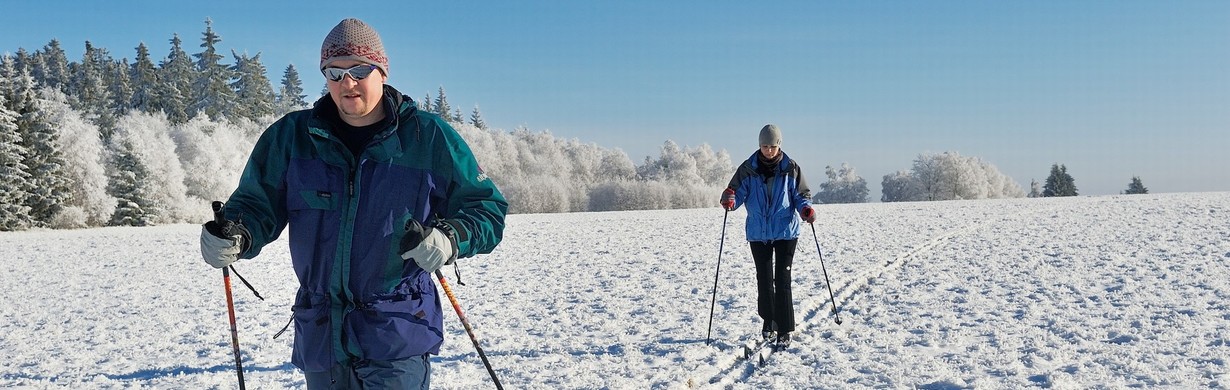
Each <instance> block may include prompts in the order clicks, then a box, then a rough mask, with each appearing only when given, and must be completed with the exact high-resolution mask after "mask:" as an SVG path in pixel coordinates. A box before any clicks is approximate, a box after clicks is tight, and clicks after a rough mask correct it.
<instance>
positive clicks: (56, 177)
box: [0, 57, 71, 227]
mask: <svg viewBox="0 0 1230 390" xmlns="http://www.w3.org/2000/svg"><path fill="white" fill-rule="evenodd" d="M0 62H2V64H0V80H2V81H0V85H2V86H3V87H0V90H3V91H4V93H5V94H6V95H8V96H9V100H8V102H7V104H6V105H7V106H8V108H9V109H10V110H12V111H13V112H14V113H15V114H17V129H18V132H19V133H20V134H21V146H22V149H23V150H24V151H25V155H24V158H23V160H22V165H24V166H25V168H26V170H27V173H29V182H27V183H25V185H26V191H27V192H28V196H27V198H26V199H25V200H24V203H25V204H26V206H28V207H29V208H30V209H29V216H30V220H31V222H32V224H33V226H36V227H45V226H49V225H50V224H51V222H52V219H53V218H54V217H55V216H56V215H58V214H59V213H60V211H61V210H62V209H63V208H64V203H66V202H67V201H68V198H69V196H71V193H70V192H69V183H70V182H69V179H68V177H66V176H65V174H64V155H63V152H62V151H61V150H60V148H59V144H58V141H57V139H58V138H59V134H58V133H57V130H56V125H55V124H53V123H51V120H50V118H49V116H48V114H47V113H46V112H45V111H43V109H42V105H41V104H40V97H39V95H38V93H37V91H36V90H35V89H36V86H35V84H34V78H33V77H31V76H30V73H29V72H28V71H27V70H26V69H24V68H17V69H15V68H14V67H13V66H12V65H13V63H12V61H11V60H10V57H4V59H3V60H2V61H0Z"/></svg>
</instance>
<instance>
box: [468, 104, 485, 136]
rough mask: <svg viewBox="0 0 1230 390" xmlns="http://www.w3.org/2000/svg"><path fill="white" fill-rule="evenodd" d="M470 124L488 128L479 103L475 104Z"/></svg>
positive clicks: (483, 128)
mask: <svg viewBox="0 0 1230 390" xmlns="http://www.w3.org/2000/svg"><path fill="white" fill-rule="evenodd" d="M470 124H471V125H474V127H477V128H479V129H482V130H487V122H483V114H481V113H479V112H478V105H477V104H475V105H474V111H471V112H470Z"/></svg>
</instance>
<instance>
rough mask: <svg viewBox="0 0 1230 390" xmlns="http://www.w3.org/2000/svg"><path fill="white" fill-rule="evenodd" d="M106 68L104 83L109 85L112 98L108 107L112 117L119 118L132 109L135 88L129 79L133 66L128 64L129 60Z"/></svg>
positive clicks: (108, 88)
mask: <svg viewBox="0 0 1230 390" xmlns="http://www.w3.org/2000/svg"><path fill="white" fill-rule="evenodd" d="M106 66H107V68H106V69H107V71H106V72H105V73H103V75H104V77H103V82H104V83H107V95H109V96H110V97H111V100H110V102H109V104H108V105H107V107H108V108H109V109H110V111H111V115H113V116H116V117H118V116H121V115H124V114H125V113H127V112H128V110H130V109H132V95H133V87H132V79H131V78H130V77H129V76H130V75H131V72H130V70H131V69H132V66H131V65H129V64H128V59H127V58H125V59H121V60H120V61H119V62H109V63H107V64H106Z"/></svg>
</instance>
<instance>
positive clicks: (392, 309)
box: [347, 271, 444, 360]
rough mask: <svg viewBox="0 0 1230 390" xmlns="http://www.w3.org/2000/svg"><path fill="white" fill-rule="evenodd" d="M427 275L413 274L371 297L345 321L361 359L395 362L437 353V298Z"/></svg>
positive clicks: (439, 331) (439, 329)
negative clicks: (392, 287) (384, 292)
mask: <svg viewBox="0 0 1230 390" xmlns="http://www.w3.org/2000/svg"><path fill="white" fill-rule="evenodd" d="M430 276H431V275H430V274H428V273H426V272H422V271H419V272H416V273H414V275H413V276H411V277H409V278H407V279H405V281H403V282H402V284H400V285H398V286H397V288H396V289H394V291H393V292H391V293H388V294H381V295H378V296H375V297H373V299H372V300H370V301H369V302H367V303H364V304H362V305H361V306H360V309H361V310H359V311H358V312H356V313H351V315H350V316H349V317H348V318H347V322H350V323H351V325H352V329H353V331H354V335H355V338H356V340H357V341H358V342H359V346H360V348H362V349H363V356H364V357H366V358H369V359H377V360H396V359H404V358H407V357H411V356H418V355H422V354H425V353H433V354H437V353H439V352H440V343H441V342H442V341H443V340H444V333H443V331H442V328H443V324H444V321H443V318H442V317H443V316H442V312H441V309H440V299H439V297H438V296H437V295H436V289H435V285H434V284H433V283H432V282H431V278H430Z"/></svg>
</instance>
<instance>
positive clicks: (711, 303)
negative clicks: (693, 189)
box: [705, 210, 730, 344]
mask: <svg viewBox="0 0 1230 390" xmlns="http://www.w3.org/2000/svg"><path fill="white" fill-rule="evenodd" d="M728 216H730V210H726V212H725V213H722V239H721V240H720V241H718V261H717V272H715V273H714V274H713V298H712V299H711V300H710V301H709V331H708V332H707V333H705V344H709V341H710V340H709V336H711V335H713V306H715V305H716V304H717V286H718V275H721V274H722V247H723V246H726V217H728Z"/></svg>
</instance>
